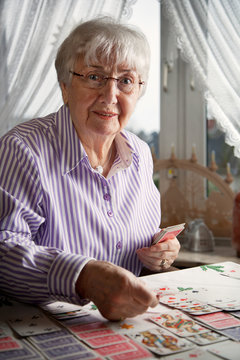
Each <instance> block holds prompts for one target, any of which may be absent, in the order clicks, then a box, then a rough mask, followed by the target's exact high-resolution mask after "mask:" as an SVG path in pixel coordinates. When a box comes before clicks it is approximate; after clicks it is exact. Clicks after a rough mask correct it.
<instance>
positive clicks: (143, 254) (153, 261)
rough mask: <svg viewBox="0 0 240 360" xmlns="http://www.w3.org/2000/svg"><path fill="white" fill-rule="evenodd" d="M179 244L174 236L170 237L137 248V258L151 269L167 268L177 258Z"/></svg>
mask: <svg viewBox="0 0 240 360" xmlns="http://www.w3.org/2000/svg"><path fill="white" fill-rule="evenodd" d="M179 250H180V244H179V241H178V239H177V238H176V237H174V238H173V237H171V238H169V239H168V240H166V241H163V242H160V243H158V244H156V245H152V246H150V247H144V248H141V249H138V250H137V255H138V258H139V260H140V261H141V262H142V263H143V264H144V266H145V267H146V268H148V269H149V270H152V271H160V270H162V269H167V268H169V267H170V266H171V265H172V263H173V262H174V260H175V259H176V258H177V256H178V253H179Z"/></svg>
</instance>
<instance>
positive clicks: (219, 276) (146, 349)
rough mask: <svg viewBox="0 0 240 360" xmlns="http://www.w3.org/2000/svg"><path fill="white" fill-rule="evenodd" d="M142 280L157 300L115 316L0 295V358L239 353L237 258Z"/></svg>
mask: <svg viewBox="0 0 240 360" xmlns="http://www.w3.org/2000/svg"><path fill="white" fill-rule="evenodd" d="M144 282H145V283H146V285H147V286H148V287H149V288H151V289H152V290H153V291H154V292H155V293H156V294H157V296H158V298H159V304H158V305H157V306H156V307H155V308H149V309H148V310H147V311H146V312H145V313H144V314H142V315H139V316H136V317H134V318H127V319H122V320H121V321H115V322H110V321H108V320H106V319H104V318H103V317H102V316H101V314H100V313H99V311H98V309H97V307H96V306H95V305H94V304H93V303H88V304H87V305H85V306H80V305H74V304H70V303H65V302H60V301H55V302H49V303H44V304H42V305H41V306H34V305H29V304H22V303H18V302H16V301H14V300H12V299H10V298H7V297H5V296H0V359H1V360H7V359H13V360H27V359H29V360H32V359H36V360H44V359H50V360H51V359H53V360H60V359H61V360H78V359H89V360H91V359H94V360H100V359H107V360H131V359H132V360H134V359H155V358H160V359H165V360H171V359H175V360H185V359H189V360H190V359H191V360H192V359H201V360H220V359H227V360H236V359H239V354H240V265H238V264H236V263H232V262H224V263H220V264H214V265H212V264H211V265H203V266H199V267H195V268H190V269H185V270H181V271H174V272H166V273H159V274H156V275H153V276H151V275H150V276H147V277H145V279H144Z"/></svg>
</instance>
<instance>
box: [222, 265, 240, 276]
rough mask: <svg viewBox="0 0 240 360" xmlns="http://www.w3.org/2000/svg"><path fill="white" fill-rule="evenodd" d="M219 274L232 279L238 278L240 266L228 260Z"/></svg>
mask: <svg viewBox="0 0 240 360" xmlns="http://www.w3.org/2000/svg"><path fill="white" fill-rule="evenodd" d="M221 275H223V276H228V277H231V278H234V279H240V266H239V264H235V263H233V262H228V263H227V264H225V265H224V268H223V271H222V272H221Z"/></svg>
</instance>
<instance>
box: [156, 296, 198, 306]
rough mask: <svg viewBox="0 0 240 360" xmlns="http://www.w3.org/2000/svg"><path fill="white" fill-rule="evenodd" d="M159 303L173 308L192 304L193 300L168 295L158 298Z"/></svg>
mask: <svg viewBox="0 0 240 360" xmlns="http://www.w3.org/2000/svg"><path fill="white" fill-rule="evenodd" d="M159 301H160V303H162V304H165V305H168V306H171V307H175V306H180V305H181V304H186V303H192V302H193V301H194V299H193V298H191V297H189V296H187V295H185V294H170V295H163V296H160V299H159Z"/></svg>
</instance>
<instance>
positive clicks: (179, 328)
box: [150, 310, 208, 337]
mask: <svg viewBox="0 0 240 360" xmlns="http://www.w3.org/2000/svg"><path fill="white" fill-rule="evenodd" d="M150 320H151V321H153V322H154V323H155V324H157V325H159V326H161V327H163V328H165V329H166V330H169V331H171V332H173V333H175V334H176V335H178V336H183V337H186V336H191V335H196V334H200V333H203V332H206V331H208V329H206V328H205V327H203V326H201V325H199V324H197V323H196V322H195V321H194V320H193V319H191V318H190V317H189V316H187V315H186V314H183V313H182V312H181V311H179V310H172V311H171V312H168V313H161V314H158V316H151V317H150Z"/></svg>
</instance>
